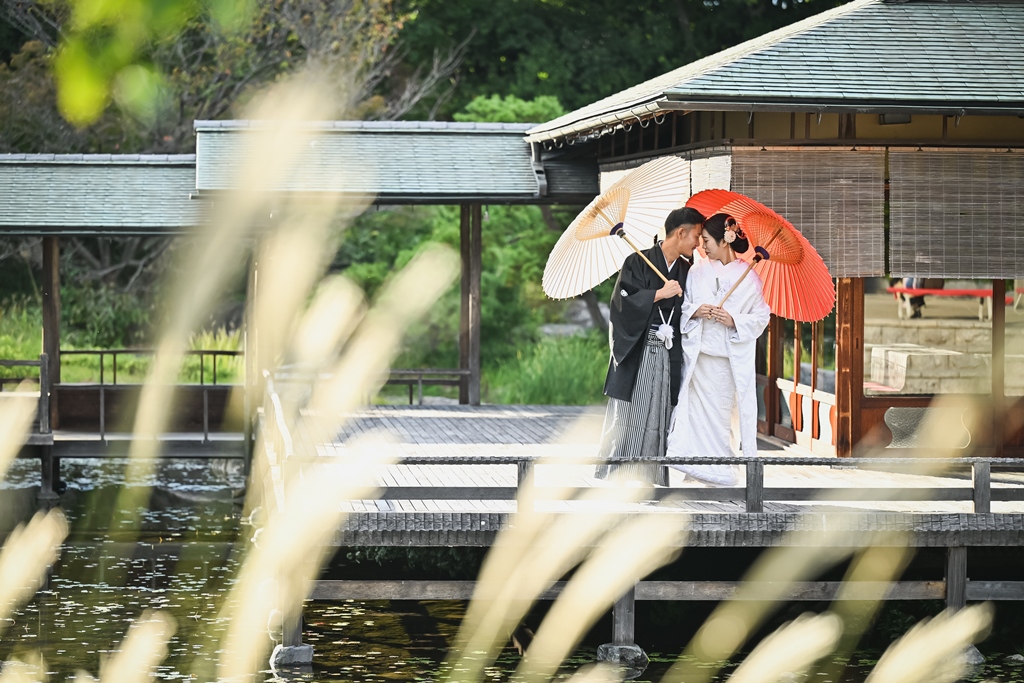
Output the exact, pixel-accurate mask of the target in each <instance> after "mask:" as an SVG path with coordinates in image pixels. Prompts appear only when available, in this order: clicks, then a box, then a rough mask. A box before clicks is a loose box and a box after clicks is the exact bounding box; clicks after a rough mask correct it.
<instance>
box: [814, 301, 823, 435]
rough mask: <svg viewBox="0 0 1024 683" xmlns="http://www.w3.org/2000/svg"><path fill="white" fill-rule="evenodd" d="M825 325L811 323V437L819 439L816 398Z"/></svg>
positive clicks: (819, 429) (819, 427) (819, 428)
mask: <svg viewBox="0 0 1024 683" xmlns="http://www.w3.org/2000/svg"><path fill="white" fill-rule="evenodd" d="M823 328H824V325H822V323H821V321H818V322H816V323H811V438H812V439H818V438H820V436H821V425H820V418H819V417H818V410H819V408H820V406H819V405H818V401H817V400H816V399H815V398H814V393H815V392H816V391H817V390H818V365H819V364H820V363H821V347H822V344H823V339H824V333H823V331H822V330H823Z"/></svg>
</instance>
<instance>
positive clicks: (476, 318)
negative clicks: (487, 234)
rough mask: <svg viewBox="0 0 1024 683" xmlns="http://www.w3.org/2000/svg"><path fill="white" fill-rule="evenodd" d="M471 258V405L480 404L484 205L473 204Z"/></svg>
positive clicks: (469, 396)
mask: <svg viewBox="0 0 1024 683" xmlns="http://www.w3.org/2000/svg"><path fill="white" fill-rule="evenodd" d="M470 223H471V225H470V231H471V232H472V239H471V240H470V244H471V245H472V250H471V252H470V259H469V301H470V310H469V372H470V375H469V392H468V393H469V395H468V398H469V405H471V406H478V405H480V329H481V320H480V313H481V305H480V297H481V291H480V276H481V273H482V272H483V207H482V206H480V205H479V204H474V205H473V206H472V216H471V221H470Z"/></svg>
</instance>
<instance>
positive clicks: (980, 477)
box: [971, 462, 992, 513]
mask: <svg viewBox="0 0 1024 683" xmlns="http://www.w3.org/2000/svg"><path fill="white" fill-rule="evenodd" d="M971 480H972V483H973V486H974V511H975V512H982V513H984V512H992V464H991V463H988V462H976V463H974V465H972V467H971Z"/></svg>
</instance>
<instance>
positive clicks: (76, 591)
mask: <svg viewBox="0 0 1024 683" xmlns="http://www.w3.org/2000/svg"><path fill="white" fill-rule="evenodd" d="M123 469H124V461H118V460H105V461H101V460H75V461H65V463H64V464H63V472H62V473H63V476H64V478H65V480H66V481H68V482H69V484H70V487H71V488H69V491H68V492H67V494H65V496H64V499H63V501H62V507H63V508H64V510H65V512H66V513H67V515H68V518H69V521H70V522H71V526H72V533H71V536H70V537H69V539H68V541H67V543H66V544H65V546H64V548H63V550H62V556H61V559H60V561H59V563H58V564H57V566H55V567H54V571H53V573H52V576H51V577H50V578H49V581H48V584H47V585H46V586H45V589H44V590H41V591H40V592H39V593H38V594H37V595H36V597H35V599H33V600H32V601H31V602H30V603H29V604H28V605H26V606H25V607H24V608H23V609H21V610H20V611H19V612H18V613H17V614H16V615H15V617H14V619H13V621H12V622H10V623H7V624H4V625H3V627H4V630H3V633H2V635H0V657H2V658H3V659H8V658H10V657H12V656H22V657H23V656H25V655H26V654H27V653H28V652H30V651H32V650H39V651H40V652H41V653H42V654H43V657H44V659H45V661H46V663H47V668H48V670H49V672H50V675H51V679H50V680H51V681H61V680H65V679H66V678H69V677H71V676H73V675H74V673H75V672H76V671H77V670H79V669H84V670H86V671H88V672H90V673H92V674H93V675H94V676H95V675H97V673H98V670H99V666H100V662H101V661H102V659H103V658H104V657H106V656H108V655H109V653H110V652H111V651H112V648H114V647H116V644H117V643H119V642H120V640H121V639H122V637H123V635H124V633H125V631H126V630H127V628H128V626H129V624H130V623H131V621H132V620H133V619H135V618H137V617H138V616H139V615H140V614H141V613H142V611H143V610H145V609H161V610H165V611H167V612H169V613H170V614H172V615H173V616H174V618H175V620H176V622H177V631H176V633H175V635H174V636H173V638H172V640H171V642H170V645H169V652H168V656H167V658H166V659H165V661H164V662H163V663H162V664H161V666H160V667H159V670H158V675H159V677H160V678H162V679H166V680H197V681H207V680H213V679H214V678H215V672H216V661H217V657H218V654H219V651H218V649H219V647H220V646H219V641H220V638H221V636H223V634H224V633H225V632H226V629H227V624H226V621H225V619H224V618H223V617H222V616H221V613H220V611H221V608H222V607H223V605H224V602H225V598H226V595H227V592H228V591H229V590H230V587H231V585H232V581H233V577H234V575H235V572H236V570H237V568H238V561H239V552H238V548H236V547H235V546H234V544H233V543H232V541H233V539H234V538H236V536H237V535H238V534H239V533H240V532H241V531H244V529H243V522H242V520H241V519H240V506H239V505H238V504H237V498H235V496H234V494H237V493H238V492H239V491H240V490H241V488H242V486H243V484H244V481H243V479H242V476H241V474H240V472H239V471H238V470H237V469H235V468H233V467H219V468H218V467H214V466H211V464H210V463H207V462H202V461H189V460H174V461H165V462H161V463H160V465H159V467H158V469H157V471H156V472H154V473H153V475H152V478H151V480H150V481H148V482H146V483H148V484H151V485H153V486H154V491H153V495H152V497H151V498H150V503H149V505H147V506H146V507H145V508H142V509H140V510H139V511H138V512H139V514H140V519H141V521H142V524H141V527H142V532H141V534H140V536H139V538H138V539H137V542H136V539H134V538H133V536H132V535H129V534H126V533H125V532H124V531H123V530H122V529H119V528H118V527H116V526H115V527H114V528H113V529H112V530H111V529H109V528H108V527H109V520H110V518H111V512H112V510H113V506H114V501H115V500H116V499H117V495H118V491H119V486H120V483H121V482H122V481H123ZM38 480H39V477H38V465H37V461H35V460H20V461H17V462H16V463H15V464H14V466H13V467H12V470H11V472H10V473H9V476H8V479H7V481H6V482H3V483H0V501H2V510H3V512H4V513H5V515H6V516H7V517H8V518H11V517H22V518H24V517H25V516H26V515H28V514H31V511H32V510H33V509H34V508H35V503H34V498H35V494H36V491H37V490H38V488H37V487H38V483H39V481H38ZM7 526H9V525H7ZM464 611H465V604H464V603H461V602H446V601H424V602H358V601H348V602H340V603H326V602H313V603H307V605H306V609H305V611H304V616H305V629H304V640H305V641H306V642H308V643H311V644H312V645H313V646H314V648H315V656H314V667H313V669H312V671H307V672H289V673H288V674H287V675H286V676H284V675H283V674H282V676H283V677H285V678H288V679H293V680H302V681H353V682H358V683H362V682H368V681H435V680H441V679H443V677H444V673H445V672H444V671H443V670H442V668H441V667H442V662H443V659H444V656H445V654H446V652H447V647H448V645H449V643H451V642H452V640H453V639H454V637H455V634H456V631H457V629H458V626H459V623H460V621H461V619H462V616H463V614H464ZM268 637H269V636H268ZM597 644H598V643H596V642H595V643H585V644H584V646H582V647H581V648H580V649H579V650H578V651H577V652H576V653H575V655H574V656H573V657H572V658H571V659H570V661H568V662H567V663H566V665H565V666H564V667H563V668H562V670H561V671H560V674H559V676H560V677H561V678H567V677H569V676H570V675H572V674H573V673H574V672H575V671H576V670H578V668H579V667H581V666H585V665H587V664H590V663H592V662H593V661H594V660H595V648H596V645H597ZM649 654H650V656H651V664H650V666H649V667H648V668H647V670H646V671H645V672H644V673H643V674H641V675H640V677H639V678H637V679H636V680H639V681H659V680H660V679H661V677H662V676H663V675H664V673H665V672H666V671H667V670H668V669H669V667H670V666H671V664H672V662H673V661H674V659H675V656H674V655H673V654H672V653H668V654H664V653H657V652H653V653H649ZM987 654H989V655H990V656H989V663H988V664H987V665H986V666H985V667H983V668H981V669H979V670H978V671H976V672H975V674H974V675H973V676H972V677H971V679H970V680H973V681H983V680H987V681H997V682H999V683H1010V682H1018V681H1021V682H1024V667H1022V666H1021V665H1019V664H1009V663H1006V662H1004V661H1003V658H1002V657H1001V656H997V655H996V654H995V653H987ZM877 657H878V654H877V653H859V654H858V655H857V656H856V657H854V658H853V660H851V661H850V662H849V665H848V667H847V668H846V673H845V674H844V675H843V676H842V678H841V680H842V681H849V682H851V683H853V682H859V681H863V680H864V678H865V677H866V674H867V672H868V671H870V668H871V666H873V665H874V663H875V661H876V659H877ZM518 663H519V655H518V653H517V652H516V651H515V650H514V649H513V648H512V647H507V648H506V649H505V650H504V652H503V653H502V655H501V657H500V658H499V660H498V661H497V662H496V664H495V665H494V666H492V667H489V668H488V669H487V670H486V674H485V678H486V680H489V681H502V680H507V679H509V677H510V675H511V673H512V672H513V671H514V670H515V668H516V666H517V665H518ZM728 671H729V669H728V668H726V669H725V672H726V673H727V672H728ZM266 677H267V678H268V679H272V678H274V675H273V674H271V673H270V672H267V674H266ZM723 678H724V676H721V677H720V678H719V680H722V679H723ZM808 680H813V681H815V683H818V682H820V683H826V682H827V681H830V680H832V677H830V676H827V675H820V674H819V675H813V676H811V677H810V678H809V679H808Z"/></svg>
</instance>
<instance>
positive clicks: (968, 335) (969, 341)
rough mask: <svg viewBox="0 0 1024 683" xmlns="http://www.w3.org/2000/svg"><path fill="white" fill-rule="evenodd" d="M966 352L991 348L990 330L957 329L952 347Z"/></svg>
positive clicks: (981, 351) (989, 349) (982, 351)
mask: <svg viewBox="0 0 1024 683" xmlns="http://www.w3.org/2000/svg"><path fill="white" fill-rule="evenodd" d="M952 348H954V349H955V350H957V351H963V352H966V353H984V352H985V351H991V350H992V330H991V328H989V329H971V328H966V329H958V330H956V334H955V335H954V342H953V347H952Z"/></svg>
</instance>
